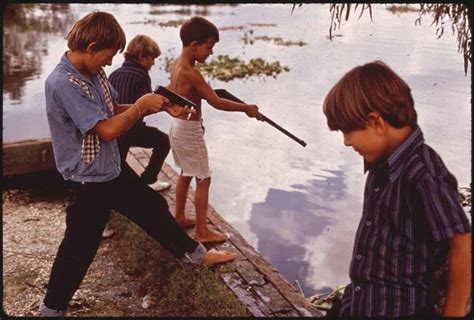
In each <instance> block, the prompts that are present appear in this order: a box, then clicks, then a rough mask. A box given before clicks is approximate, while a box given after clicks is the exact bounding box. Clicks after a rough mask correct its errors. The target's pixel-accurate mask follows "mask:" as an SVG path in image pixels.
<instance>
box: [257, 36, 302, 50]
mask: <svg viewBox="0 0 474 320" xmlns="http://www.w3.org/2000/svg"><path fill="white" fill-rule="evenodd" d="M254 39H255V40H264V41H273V42H274V43H275V44H276V45H278V46H285V47H289V46H300V47H302V46H305V45H307V43H306V42H303V41H290V40H288V41H285V40H283V39H282V38H280V37H268V36H258V37H255V38H254Z"/></svg>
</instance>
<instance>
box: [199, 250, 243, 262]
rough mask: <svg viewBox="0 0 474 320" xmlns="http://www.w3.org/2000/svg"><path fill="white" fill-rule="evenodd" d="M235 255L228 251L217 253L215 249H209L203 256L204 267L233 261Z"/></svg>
mask: <svg viewBox="0 0 474 320" xmlns="http://www.w3.org/2000/svg"><path fill="white" fill-rule="evenodd" d="M235 257H236V255H235V254H234V253H232V252H229V251H225V250H222V251H217V250H215V249H211V250H209V251H208V252H206V255H205V256H204V261H203V262H204V265H206V266H212V265H214V264H218V263H224V262H228V261H232V260H234V259H235Z"/></svg>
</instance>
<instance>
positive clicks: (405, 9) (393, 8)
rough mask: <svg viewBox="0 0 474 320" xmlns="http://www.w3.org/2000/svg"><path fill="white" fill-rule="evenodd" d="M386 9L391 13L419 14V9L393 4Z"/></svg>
mask: <svg viewBox="0 0 474 320" xmlns="http://www.w3.org/2000/svg"><path fill="white" fill-rule="evenodd" d="M386 9H387V10H388V11H390V12H391V13H393V14H395V13H400V12H418V9H415V8H413V7H410V6H409V5H398V6H397V5H396V4H392V5H390V6H387V7H386Z"/></svg>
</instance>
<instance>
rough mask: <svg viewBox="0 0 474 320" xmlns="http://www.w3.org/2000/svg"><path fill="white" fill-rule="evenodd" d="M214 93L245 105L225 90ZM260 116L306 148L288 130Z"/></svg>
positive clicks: (304, 145) (302, 142) (301, 141)
mask: <svg viewBox="0 0 474 320" xmlns="http://www.w3.org/2000/svg"><path fill="white" fill-rule="evenodd" d="M214 91H215V93H216V94H217V96H219V97H221V98H224V99H229V100H233V101H236V102H240V103H245V102H243V101H242V100H240V99H239V98H237V97H236V96H234V95H233V94H231V93H230V92H229V91H227V90H225V89H216V90H214ZM260 114H261V115H262V116H263V120H264V121H265V122H266V123H268V124H269V125H271V126H273V127H274V128H276V129H278V130H280V131H281V132H283V133H284V134H285V135H287V136H288V137H290V138H291V139H293V140H295V141H296V142H298V143H299V144H301V145H302V146H303V147H306V142H304V141H303V140H301V139H298V138H297V137H296V136H295V135H294V134H292V133H291V132H289V131H288V130H286V129H285V128H283V127H281V126H280V125H278V124H277V123H276V122H275V121H273V120H271V119H269V118H268V117H267V116H265V115H263V114H262V113H260Z"/></svg>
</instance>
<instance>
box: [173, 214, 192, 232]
mask: <svg viewBox="0 0 474 320" xmlns="http://www.w3.org/2000/svg"><path fill="white" fill-rule="evenodd" d="M175 219H176V218H175ZM176 222H177V223H178V224H179V226H180V227H181V228H183V229H186V228H191V227H194V226H195V225H196V219H191V218H186V217H185V218H184V219H176Z"/></svg>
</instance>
